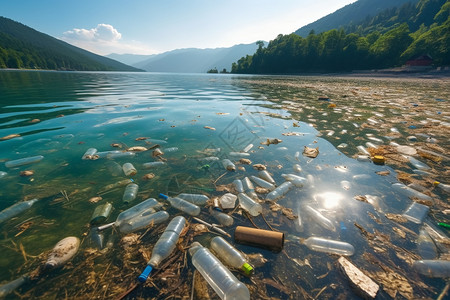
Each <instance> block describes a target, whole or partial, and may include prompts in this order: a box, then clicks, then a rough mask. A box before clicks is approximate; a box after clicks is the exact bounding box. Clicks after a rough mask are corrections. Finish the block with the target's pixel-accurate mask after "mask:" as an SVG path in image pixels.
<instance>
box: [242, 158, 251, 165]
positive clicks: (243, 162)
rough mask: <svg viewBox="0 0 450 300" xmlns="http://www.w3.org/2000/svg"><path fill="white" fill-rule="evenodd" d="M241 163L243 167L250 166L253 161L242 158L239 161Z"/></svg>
mask: <svg viewBox="0 0 450 300" xmlns="http://www.w3.org/2000/svg"><path fill="white" fill-rule="evenodd" d="M239 162H240V163H241V164H243V165H250V164H251V163H252V161H251V160H250V159H248V158H241V159H240V160H239Z"/></svg>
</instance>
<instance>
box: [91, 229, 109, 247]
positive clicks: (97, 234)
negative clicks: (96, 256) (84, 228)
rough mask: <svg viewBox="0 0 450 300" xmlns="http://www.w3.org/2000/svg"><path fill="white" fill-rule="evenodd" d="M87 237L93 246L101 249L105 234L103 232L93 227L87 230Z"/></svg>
mask: <svg viewBox="0 0 450 300" xmlns="http://www.w3.org/2000/svg"><path fill="white" fill-rule="evenodd" d="M89 239H90V241H91V243H92V244H93V245H94V247H95V248H98V249H100V250H101V249H103V242H104V240H105V236H104V234H103V232H101V231H99V230H98V227H93V228H91V230H90V231H89Z"/></svg>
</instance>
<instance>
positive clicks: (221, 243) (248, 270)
mask: <svg viewBox="0 0 450 300" xmlns="http://www.w3.org/2000/svg"><path fill="white" fill-rule="evenodd" d="M210 248H211V250H212V251H213V252H214V253H215V254H217V256H218V257H219V258H220V259H221V260H222V261H223V262H224V263H225V264H226V265H229V266H231V267H233V268H236V269H239V270H242V271H243V272H244V273H245V274H246V275H247V276H250V275H252V274H253V267H252V266H251V265H250V264H249V263H248V261H247V259H246V258H245V257H244V255H242V253H241V252H239V251H238V250H237V249H236V248H234V247H233V246H232V245H230V244H229V243H228V242H227V241H225V239H224V238H222V237H220V236H216V237H215V238H213V239H212V240H211V245H210Z"/></svg>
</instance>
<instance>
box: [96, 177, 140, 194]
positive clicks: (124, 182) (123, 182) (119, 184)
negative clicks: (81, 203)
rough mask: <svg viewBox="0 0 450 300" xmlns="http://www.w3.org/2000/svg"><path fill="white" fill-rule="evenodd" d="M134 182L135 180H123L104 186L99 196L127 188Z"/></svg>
mask: <svg viewBox="0 0 450 300" xmlns="http://www.w3.org/2000/svg"><path fill="white" fill-rule="evenodd" d="M133 182H134V181H133V179H123V180H120V181H117V182H114V183H111V184H108V185H106V186H104V187H103V188H102V189H101V190H100V191H99V192H98V193H97V194H103V193H105V192H107V191H110V190H112V189H115V188H118V187H122V186H126V185H128V184H130V183H133Z"/></svg>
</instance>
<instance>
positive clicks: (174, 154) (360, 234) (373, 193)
mask: <svg viewBox="0 0 450 300" xmlns="http://www.w3.org/2000/svg"><path fill="white" fill-rule="evenodd" d="M448 84H449V81H448V79H436V80H431V79H422V80H416V79H405V80H398V79H396V80H393V79H369V78H333V77H287V76H234V75H210V74H208V75H206V74H204V75H203V74H195V75H194V74H156V73H82V72H34V71H32V72H31V71H2V72H0V138H2V137H3V138H2V140H0V160H1V163H0V171H2V173H1V175H0V176H1V178H0V182H1V185H2V189H1V190H0V211H1V210H3V209H5V208H7V207H9V206H11V205H13V204H15V203H17V202H19V201H22V200H30V199H34V198H37V199H39V200H38V201H37V202H36V203H35V204H34V205H33V206H32V207H31V208H30V209H29V210H27V211H25V212H23V213H21V214H19V215H18V216H15V217H14V218H11V219H9V220H7V221H5V222H3V223H1V224H0V231H1V236H0V249H1V251H2V255H1V256H0V267H1V270H2V272H0V283H7V282H9V281H11V280H14V279H16V278H18V277H20V276H21V275H23V274H27V273H29V272H31V271H33V270H35V269H36V268H38V267H39V266H40V265H42V264H43V263H44V262H45V260H46V259H47V255H48V253H49V251H50V250H51V249H52V248H53V247H54V245H55V244H56V243H57V242H58V241H59V240H61V239H63V238H64V237H67V236H76V237H79V238H80V239H81V240H82V244H81V246H80V250H79V251H78V253H77V255H76V256H75V257H74V258H73V259H72V260H71V262H70V263H68V264H66V265H65V266H64V267H63V268H59V269H56V270H53V271H51V272H43V273H42V274H41V275H39V277H38V278H36V279H35V280H33V281H30V282H27V283H26V284H24V285H23V286H22V287H20V288H18V289H17V290H16V292H17V293H18V294H10V295H9V296H8V297H10V298H11V299H15V298H19V295H24V297H27V298H42V299H48V298H62V297H67V298H84V299H86V298H94V297H96V298H108V299H110V298H117V297H119V296H120V295H121V294H123V293H124V292H126V291H127V290H128V289H129V288H130V286H132V285H133V284H134V283H135V282H136V277H137V276H138V275H139V274H140V272H141V271H142V270H143V268H144V266H145V264H146V261H147V260H148V255H149V254H150V253H151V249H152V247H153V244H154V243H155V242H156V240H157V239H158V237H159V236H160V234H161V232H162V230H163V229H164V226H165V225H164V226H162V228H161V227H157V228H156V229H151V230H150V231H149V232H148V233H147V234H145V235H144V236H142V237H141V239H140V240H139V241H138V242H135V243H134V244H132V245H131V246H129V247H128V248H127V247H126V246H124V243H123V241H121V238H122V236H123V235H121V234H120V233H118V232H117V230H111V229H109V230H106V231H105V232H104V239H105V244H106V241H108V246H107V247H106V248H104V249H98V247H97V246H96V244H95V243H94V242H93V241H91V240H90V233H89V232H90V227H89V221H90V220H91V216H92V214H93V212H94V209H95V208H96V207H97V206H98V205H100V204H103V203H106V202H110V203H111V204H112V205H113V211H112V213H111V215H110V217H109V219H108V221H110V222H112V221H114V220H115V219H116V217H117V215H118V214H119V213H120V212H121V211H123V210H125V209H127V208H128V207H131V206H133V205H135V204H137V203H139V202H141V201H143V200H144V199H147V198H150V197H153V198H158V194H159V193H164V194H168V195H170V196H175V195H177V194H179V193H182V192H188V193H202V194H205V195H207V196H209V197H210V198H213V197H220V196H221V195H223V194H225V193H226V190H227V189H229V190H232V182H233V181H234V180H235V179H243V178H244V177H246V176H248V177H250V176H251V175H255V176H257V175H258V171H257V170H255V169H254V168H252V165H253V164H263V165H265V166H266V167H267V170H268V171H269V173H270V174H271V175H272V177H273V178H274V180H275V182H276V184H277V185H280V184H282V183H283V182H284V181H285V179H284V178H283V177H282V176H281V175H282V174H296V175H298V176H302V177H304V178H306V179H307V181H306V183H305V185H304V186H303V187H302V188H300V187H294V188H292V189H291V190H290V191H289V192H288V193H287V194H286V195H285V196H283V197H282V198H281V199H279V200H278V201H277V204H279V206H278V207H275V206H273V203H269V202H264V201H262V200H263V199H264V198H265V195H264V194H260V195H259V198H260V199H261V204H262V206H263V216H264V219H263V217H262V216H257V217H252V218H251V219H252V222H253V223H254V225H256V226H258V227H260V228H262V229H266V230H270V228H269V225H270V226H271V227H272V228H273V229H274V230H278V231H282V232H284V233H285V234H286V241H285V245H284V249H283V250H282V251H281V252H279V253H274V252H271V251H268V250H264V249H261V248H257V247H251V246H245V245H240V244H237V243H235V242H234V240H233V238H228V241H230V242H231V243H232V244H234V245H235V246H236V248H238V249H239V250H241V251H242V252H244V253H246V254H250V255H251V256H252V257H253V256H254V255H252V254H255V253H261V254H262V255H263V256H264V257H265V259H267V262H265V263H264V264H261V265H258V264H257V266H255V275H254V276H253V278H252V279H249V278H246V277H245V276H242V275H241V274H239V273H238V272H235V274H236V275H237V277H238V278H239V279H240V280H242V281H243V282H244V283H245V284H246V285H247V286H248V288H249V290H250V293H251V295H252V299H261V298H264V297H275V298H279V299H302V298H306V299H307V298H308V297H309V296H311V297H316V296H319V297H318V298H320V299H358V297H357V296H356V295H355V293H354V292H353V291H352V290H351V289H350V287H349V284H348V281H347V280H346V279H345V277H344V276H343V275H342V273H341V272H340V271H339V269H338V267H337V259H338V258H339V257H338V256H336V255H332V254H327V253H321V252H315V251H312V250H309V249H308V248H307V247H306V246H305V245H304V244H302V242H301V241H302V239H306V238H308V237H310V236H318V237H324V238H329V239H333V240H340V241H345V242H348V243H350V244H352V245H353V246H354V248H355V253H354V254H353V255H352V256H350V257H348V259H349V260H350V261H351V262H353V263H354V264H355V265H356V266H357V267H358V268H360V269H361V270H363V271H364V272H365V273H366V274H367V275H369V276H370V277H371V278H373V279H374V280H375V282H377V283H378V284H380V291H379V294H378V297H379V299H390V298H391V297H392V296H395V295H402V296H403V297H406V298H411V299H412V298H419V297H424V298H436V296H437V295H438V294H439V293H440V292H441V291H442V289H443V288H444V286H445V281H444V280H443V279H439V278H428V277H425V276H423V275H420V274H418V273H417V272H415V271H414V270H413V269H412V267H411V265H412V263H413V261H415V260H420V259H421V252H420V251H419V249H418V244H417V240H418V235H419V232H420V230H421V229H425V230H426V231H427V232H428V233H429V234H430V235H431V236H432V237H433V238H434V243H435V244H436V246H437V251H436V253H435V256H436V258H440V259H444V260H448V259H449V255H448V253H449V252H448V250H449V249H448V246H449V243H448V230H447V229H445V228H440V227H438V226H436V223H437V222H447V223H448V222H449V219H448V215H447V214H446V212H447V213H448V209H449V202H448V196H449V195H448V193H446V192H445V191H443V190H441V189H439V188H438V187H434V186H433V182H434V181H440V182H443V183H450V172H449V163H448V153H449V147H450V145H449V132H450V129H449V126H450V109H449V105H448V101H449V100H450V90H449V89H448V86H449V85H448ZM328 98H329V99H328ZM319 99H322V100H319ZM12 135H16V136H12ZM412 136H414V138H413V137H412ZM408 137H409V138H408ZM275 138H276V139H280V140H282V141H281V142H280V143H278V144H270V145H267V140H268V139H269V140H273V139H275ZM367 142H369V143H372V144H374V145H375V146H380V145H384V146H387V145H389V144H390V143H392V142H393V143H397V144H398V145H401V146H410V147H411V148H408V147H403V148H401V147H400V148H399V146H398V145H397V144H391V146H390V148H389V147H386V148H384V152H383V154H385V157H386V159H387V160H386V164H385V165H376V164H374V163H372V162H371V161H370V159H367V158H364V157H361V156H360V157H357V156H358V155H361V153H358V149H357V146H364V147H365V148H369V147H371V146H373V145H371V144H368V145H366V143H367ZM250 144H253V147H252V148H251V149H250V150H249V151H248V154H249V156H247V157H245V158H248V159H250V160H251V162H252V164H251V165H246V164H240V163H239V159H240V157H236V156H233V153H231V154H230V152H241V151H243V149H244V148H246V147H247V146H248V145H250ZM155 145H159V146H160V149H161V150H162V151H163V152H164V155H163V156H162V157H163V158H164V159H165V160H166V165H165V166H163V167H160V168H155V169H145V168H144V167H143V164H144V163H148V162H152V161H157V160H158V158H155V157H152V150H149V151H144V152H136V154H135V155H133V156H126V157H119V158H114V159H112V158H111V156H108V157H106V154H107V153H105V152H107V151H125V150H126V149H127V148H129V147H133V146H143V147H147V148H150V147H152V146H155ZM174 147H176V148H174ZM305 147H310V148H317V149H318V151H319V154H318V156H317V157H316V158H311V157H308V156H305V155H303V151H304V148H305ZM89 148H95V149H97V151H98V152H100V153H103V154H102V155H100V158H98V159H96V160H82V156H83V154H84V153H85V152H86V150H88V149H89ZM212 149H215V150H216V151H213V150H212ZM218 149H220V151H219V150H218ZM411 149H413V150H414V151H416V153H411V155H412V156H413V157H414V158H415V159H416V160H418V161H419V162H421V163H424V164H426V167H421V169H420V170H422V171H426V172H427V173H423V172H421V171H420V170H419V171H418V169H417V168H418V165H417V164H416V165H414V163H413V162H414V160H413V159H412V160H408V158H406V157H405V156H404V155H403V154H405V153H407V152H408V151H411ZM400 150H402V151H403V152H404V153H401V152H402V151H400ZM417 150H419V152H417ZM398 151H400V153H399V152H398ZM427 154H428V155H427ZM38 155H42V156H43V157H44V158H43V159H42V160H41V161H40V162H37V163H34V164H29V165H24V166H20V167H13V168H8V167H7V166H6V165H5V163H7V162H8V161H11V160H16V159H21V158H26V157H33V156H38ZM208 156H215V157H218V158H219V160H218V161H211V162H205V161H204V160H203V159H204V158H205V157H208ZM225 158H229V159H231V160H232V161H233V162H235V163H236V167H237V169H236V171H235V172H230V171H226V170H225V169H224V167H223V166H222V163H221V160H222V159H225ZM126 162H130V163H132V164H133V165H134V166H135V167H136V169H137V174H136V175H134V176H133V177H132V179H134V181H135V183H137V184H138V185H139V193H138V196H137V198H136V200H135V201H134V202H131V203H130V204H128V205H125V204H123V201H122V195H123V192H124V187H121V188H117V189H114V190H111V191H107V192H105V193H103V191H102V189H103V188H104V187H105V186H107V185H109V184H113V183H115V182H118V181H120V180H123V179H126V178H130V177H127V176H125V175H124V174H123V173H120V172H119V173H117V172H115V171H114V168H117V167H118V166H119V170H120V166H122V165H123V164H124V163H126ZM295 165H299V166H300V167H301V170H298V169H297V170H294V166H295ZM25 170H32V171H33V172H34V174H33V175H31V176H20V173H21V171H25ZM148 173H153V174H154V175H155V177H154V178H152V179H145V178H143V176H144V175H145V174H148ZM399 180H402V181H399ZM400 182H402V184H403V183H406V184H410V183H414V184H416V186H417V185H419V187H421V189H422V190H423V193H424V194H426V195H428V196H430V199H431V200H426V201H421V202H420V201H419V202H420V203H421V205H425V207H427V206H428V207H429V208H430V210H429V212H428V213H427V215H426V216H425V218H424V219H423V220H420V221H419V222H418V223H420V224H417V223H414V222H411V221H407V222H402V221H395V220H392V219H391V218H388V217H389V216H391V215H389V214H397V215H401V214H403V213H404V212H405V211H406V210H407V209H408V207H409V206H410V205H411V204H412V203H413V200H416V201H417V200H418V199H417V198H410V197H408V195H407V194H406V193H405V192H402V191H401V190H398V189H395V185H394V186H393V184H395V183H400ZM64 195H65V196H64ZM99 195H100V196H101V197H102V200H100V201H99V202H98V203H92V202H90V201H89V200H90V199H91V198H92V197H96V196H99ZM425 198H426V197H425ZM425 198H424V199H425ZM422 200H423V199H422ZM161 201H162V200H161ZM305 206H310V207H312V208H314V209H316V210H317V211H318V212H319V213H320V214H321V215H322V216H323V217H325V218H326V219H328V220H329V221H330V223H331V224H332V226H333V227H334V230H330V228H325V227H324V226H320V224H319V223H318V221H317V219H315V218H314V217H313V216H312V215H311V213H308V212H307V210H306V209H305ZM421 207H422V206H421ZM281 208H283V209H284V210H280V209H281ZM164 209H165V210H167V212H169V214H170V216H171V218H172V217H173V216H175V215H180V212H178V211H177V210H175V209H174V208H171V207H170V206H169V205H167V204H166V205H165V207H164ZM289 209H291V210H292V211H289ZM446 210H447V211H446ZM227 212H230V211H227ZM283 212H285V213H286V214H283ZM289 212H291V213H292V214H293V215H295V216H298V218H291V219H290V218H288V216H289V214H290V213H289ZM230 213H231V212H230ZM181 215H183V214H181ZM184 216H185V217H186V218H187V219H188V220H189V218H188V217H189V216H188V215H184ZM232 216H233V217H234V225H233V226H231V227H228V228H224V229H225V230H226V231H227V232H229V233H230V235H231V236H233V233H234V228H235V226H237V225H241V226H248V227H253V226H254V225H253V224H252V222H251V221H250V220H249V218H248V217H247V216H246V215H245V214H242V213H241V211H240V210H236V211H235V212H234V213H233V214H232ZM387 216H388V217H387ZM199 217H200V218H201V219H203V220H205V221H207V222H210V223H213V222H214V220H213V219H212V217H211V216H210V214H209V211H208V209H207V208H202V212H201V214H200V216H199ZM164 224H167V223H164ZM190 224H191V227H190V230H189V231H188V233H187V234H186V236H185V237H184V240H182V242H181V245H182V247H189V245H190V243H191V242H192V240H198V241H200V242H202V243H203V245H204V246H209V241H210V239H211V238H212V237H213V236H214V234H212V233H203V234H199V235H195V237H194V234H193V233H194V230H193V226H192V225H193V224H196V222H195V221H192V220H191V222H190ZM446 230H447V231H446ZM144 232H145V230H141V231H138V232H137V233H138V234H142V233H144ZM433 234H434V235H433ZM180 250H183V249H178V250H176V251H178V252H180ZM180 253H181V252H180ZM255 264H256V263H255ZM169 269H170V272H169V271H167V272H164V270H161V272H160V273H158V274H156V275H155V276H154V277H153V278H152V280H151V281H152V283H151V284H149V283H147V284H146V285H144V286H138V287H136V288H135V289H134V291H132V292H131V293H130V294H129V297H130V298H139V297H148V298H152V299H153V298H155V299H167V298H168V297H169V296H170V295H172V296H174V297H175V296H180V297H181V296H184V297H189V296H190V295H191V287H192V274H193V270H194V267H193V266H192V264H191V263H190V258H189V255H187V256H186V258H185V257H184V256H180V257H179V259H178V260H176V261H175V262H172V264H171V265H170V268H169ZM394 279H395V280H394ZM149 281H150V280H149ZM210 295H211V296H212V297H213V299H215V297H217V296H216V295H215V293H214V292H213V291H212V290H211V289H210ZM169 298H170V297H169Z"/></svg>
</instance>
